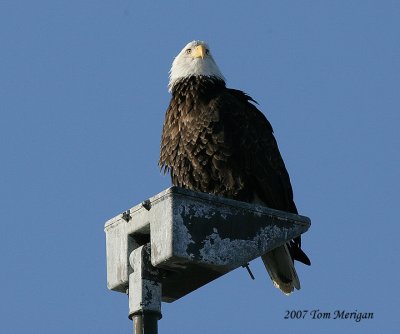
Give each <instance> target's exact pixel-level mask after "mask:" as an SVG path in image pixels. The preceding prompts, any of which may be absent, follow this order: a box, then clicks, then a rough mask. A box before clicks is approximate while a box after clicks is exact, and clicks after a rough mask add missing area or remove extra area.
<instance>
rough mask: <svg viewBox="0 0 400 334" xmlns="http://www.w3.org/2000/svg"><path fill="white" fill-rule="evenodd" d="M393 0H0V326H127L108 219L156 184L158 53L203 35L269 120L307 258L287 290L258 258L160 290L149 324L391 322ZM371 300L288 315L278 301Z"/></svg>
mask: <svg viewBox="0 0 400 334" xmlns="http://www.w3.org/2000/svg"><path fill="white" fill-rule="evenodd" d="M399 17H400V3H399V2H398V1H390V0H385V1H378V0H376V1H369V0H362V1H361V0H360V1H344V0H342V1H294V0H293V1H284V0H283V1H282V0H280V1H249V2H247V3H244V2H233V1H209V0H204V1H201V2H196V3H189V2H187V1H168V2H167V1H164V2H161V1H159V2H155V1H152V2H150V1H149V2H141V3H138V2H135V1H132V0H113V1H103V0H96V1H95V0H85V1H77V0H71V1H61V0H47V1H46V0H37V1H23V0H21V1H18V0H2V1H1V3H0V115H1V122H0V136H1V141H0V152H1V164H0V200H1V201H0V212H1V218H2V227H3V228H2V231H1V233H0V254H1V255H0V256H1V257H0V259H1V265H2V274H1V275H0V286H1V291H2V292H1V298H0V319H1V321H0V329H1V332H2V333H26V332H30V333H98V334H100V333H129V332H131V326H132V325H131V322H130V320H128V319H127V312H128V300H127V298H126V296H124V295H122V294H119V293H115V292H110V291H108V290H107V289H106V268H105V235H104V231H103V227H104V223H105V221H106V220H108V219H109V218H111V217H113V216H115V215H117V214H119V213H120V212H122V211H124V210H126V209H128V208H130V207H132V206H133V205H135V204H137V203H139V202H141V201H142V200H143V199H146V198H148V197H150V196H152V195H154V194H157V193H158V192H160V191H162V190H163V189H165V188H167V187H168V186H169V185H170V181H169V179H168V178H167V177H164V176H162V175H161V174H160V172H159V169H158V167H157V160H158V154H159V140H160V133H161V127H162V122H163V119H164V113H165V109H166V107H167V105H168V102H169V99H170V95H169V94H168V92H167V83H168V71H169V68H170V65H171V62H172V59H173V57H174V56H175V55H176V54H177V53H178V52H179V51H180V50H181V48H182V47H183V46H184V45H185V44H186V43H187V42H189V41H191V40H193V39H202V40H206V41H208V42H209V44H210V46H211V48H212V51H213V53H214V57H215V58H216V61H217V63H218V64H219V67H220V68H221V70H222V72H223V73H224V75H225V77H226V78H227V84H228V86H230V87H234V88H238V89H242V90H244V91H246V92H247V93H248V94H250V95H251V96H252V97H253V98H254V99H255V100H257V101H258V102H259V104H260V109H261V110H263V112H264V113H265V114H266V116H267V117H268V119H269V120H270V121H271V123H272V125H273V127H274V130H275V135H276V138H277V140H278V143H279V146H280V149H281V153H282V155H283V157H284V159H285V162H286V165H287V168H288V170H289V173H290V175H291V179H292V184H293V188H294V193H295V200H296V203H297V207H298V208H299V211H300V213H301V214H303V215H306V216H309V217H310V218H311V220H312V227H311V229H310V231H309V232H308V233H306V234H305V235H304V238H303V244H304V249H305V250H306V251H307V253H308V254H309V256H310V258H311V260H312V266H311V267H305V266H301V265H298V266H297V268H298V273H299V276H300V279H301V282H302V289H301V290H300V291H298V292H295V293H294V294H293V295H291V296H290V297H286V296H284V295H283V294H281V293H280V292H279V291H278V290H277V289H275V288H274V287H273V286H272V284H271V282H270V281H269V279H268V278H267V277H266V273H265V271H264V268H263V266H262V264H261V261H259V260H256V261H253V262H252V263H251V268H252V270H253V272H254V274H255V276H256V280H255V281H251V280H250V279H249V277H248V274H247V273H246V271H245V270H244V269H238V270H235V271H234V272H231V273H230V274H228V275H226V276H225V277H223V278H221V279H219V280H217V281H215V282H213V283H211V284H209V285H208V286H206V287H204V288H202V289H200V290H198V291H196V292H194V293H192V294H191V295H189V296H186V297H184V298H182V299H181V300H179V301H177V302H175V303H172V304H163V309H162V310H163V319H162V320H161V321H160V323H159V328H160V333H194V334H195V333H246V332H251V333H268V332H271V330H273V331H278V330H279V331H285V332H288V331H291V330H293V328H294V329H295V330H296V331H297V332H299V333H301V332H303V333H304V332H306V331H307V332H308V333H320V332H322V331H323V332H324V333H338V332H341V331H344V332H352V333H376V332H378V330H384V332H385V333H394V332H395V329H398V326H399V317H398V312H397V311H398V310H397V306H398V300H399V292H398V287H397V285H398V282H399V279H400V277H399V276H400V275H399V266H398V263H399V261H398V253H399V247H398V233H399V227H398V220H399V218H398V214H397V211H398V207H399V206H398V203H397V202H398V199H399V196H398V190H399V185H400V184H399V183H400V182H399V178H400V175H399V174H400V163H399V151H400V140H399V133H398V124H399V121H400V117H399V107H400V101H399V100H400V82H399V81H400V61H399V59H400V39H399V30H400V23H399ZM316 309H319V310H321V311H322V312H334V311H335V310H345V311H348V312H353V311H356V310H357V311H358V312H374V319H373V320H364V321H361V322H359V323H357V322H355V321H353V320H313V319H310V318H307V319H304V320H285V319H284V316H285V311H286V310H309V311H312V310H316Z"/></svg>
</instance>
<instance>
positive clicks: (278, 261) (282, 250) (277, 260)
mask: <svg viewBox="0 0 400 334" xmlns="http://www.w3.org/2000/svg"><path fill="white" fill-rule="evenodd" d="M261 258H262V260H263V262H264V265H265V268H266V269H267V271H268V274H269V276H270V277H271V279H272V281H273V282H274V285H275V286H276V287H277V288H279V289H281V290H282V292H283V293H285V294H286V295H289V294H290V293H291V292H293V290H294V288H296V289H297V290H299V289H300V281H299V278H298V276H297V273H296V269H295V268H294V264H293V260H292V258H291V256H290V253H289V249H288V247H287V245H286V244H285V245H283V246H280V247H278V248H275V249H273V250H272V251H270V252H268V253H266V254H264V255H263V256H261Z"/></svg>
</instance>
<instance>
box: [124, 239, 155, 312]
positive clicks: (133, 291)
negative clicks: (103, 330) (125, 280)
mask: <svg viewBox="0 0 400 334" xmlns="http://www.w3.org/2000/svg"><path fill="white" fill-rule="evenodd" d="M130 264H131V266H132V268H133V272H132V273H131V274H130V275H129V317H130V318H132V316H134V315H137V314H143V313H146V312H147V313H148V312H150V313H156V314H158V315H159V318H161V282H160V279H161V277H162V275H161V273H160V270H159V269H157V268H154V267H153V266H152V265H151V263H150V244H146V245H144V246H140V247H138V248H136V249H135V250H134V251H133V252H132V253H131V255H130Z"/></svg>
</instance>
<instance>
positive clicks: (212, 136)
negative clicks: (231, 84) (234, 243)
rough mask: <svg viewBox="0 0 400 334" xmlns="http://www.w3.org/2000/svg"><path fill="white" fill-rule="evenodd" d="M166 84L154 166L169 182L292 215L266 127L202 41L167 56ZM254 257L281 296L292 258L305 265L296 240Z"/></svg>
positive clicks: (290, 284) (287, 289)
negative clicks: (170, 58) (228, 81)
mask: <svg viewBox="0 0 400 334" xmlns="http://www.w3.org/2000/svg"><path fill="white" fill-rule="evenodd" d="M168 88H169V91H170V93H172V98H171V102H170V104H169V107H168V109H167V112H166V116H165V121H164V126H163V132H162V138H161V152H160V160H159V165H160V167H161V169H162V170H163V171H164V173H166V172H169V173H170V175H171V178H172V183H173V184H174V185H176V186H179V187H183V188H187V189H191V190H194V191H200V192H205V193H211V194H215V195H220V196H224V197H228V198H232V199H235V200H239V201H244V202H249V203H258V204H262V205H264V206H268V207H270V208H273V209H277V210H283V211H288V212H292V213H297V209H296V205H295V203H294V201H293V191H292V186H291V184H290V179H289V175H288V172H287V170H286V167H285V164H284V162H283V160H282V157H281V154H280V152H279V149H278V146H277V143H276V140H275V137H274V135H273V130H272V126H271V124H270V123H269V121H268V120H267V119H266V117H265V116H264V114H263V113H262V112H260V111H259V110H258V109H257V107H256V102H255V101H254V100H253V99H252V98H251V97H250V96H249V95H247V94H246V93H244V92H242V91H240V90H236V89H231V88H227V87H226V84H225V79H224V76H223V75H222V73H221V71H220V70H219V68H218V66H217V64H216V63H215V61H214V58H213V56H212V54H211V51H210V48H209V47H208V45H207V44H206V43H205V42H202V41H192V42H190V43H189V44H187V45H186V46H185V47H184V48H183V49H182V51H181V52H180V53H179V54H178V55H177V56H176V57H175V59H174V61H173V63H172V68H171V71H170V76H169V85H168ZM262 260H263V262H264V264H265V267H266V269H267V271H268V273H269V275H270V277H271V279H272V281H273V282H274V284H275V286H276V287H278V288H279V289H281V290H282V291H283V292H284V293H286V294H290V293H291V292H292V291H293V290H294V288H296V289H300V281H299V278H298V276H297V273H296V270H295V268H294V260H298V261H300V262H303V263H305V264H307V265H310V260H309V259H308V257H307V255H306V254H305V253H304V252H303V251H302V250H301V240H300V237H298V238H296V239H294V240H291V241H290V242H288V243H286V244H285V245H283V246H280V247H278V248H276V249H274V250H272V251H271V252H269V253H267V254H265V255H263V256H262Z"/></svg>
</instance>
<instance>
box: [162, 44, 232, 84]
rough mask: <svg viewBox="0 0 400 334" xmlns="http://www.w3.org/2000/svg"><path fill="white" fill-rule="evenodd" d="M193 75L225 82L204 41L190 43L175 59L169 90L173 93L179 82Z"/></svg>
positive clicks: (170, 74) (170, 75)
mask: <svg viewBox="0 0 400 334" xmlns="http://www.w3.org/2000/svg"><path fill="white" fill-rule="evenodd" d="M193 75H202V76H207V77H216V78H218V79H221V80H223V81H225V78H224V76H223V75H222V73H221V71H220V70H219V68H218V66H217V64H216V63H215V61H214V58H213V57H212V55H211V51H210V48H209V47H208V45H207V43H205V42H203V41H192V42H190V43H188V44H187V45H186V46H185V47H184V48H183V49H182V51H181V52H179V54H178V55H177V56H176V57H175V59H174V61H173V63H172V67H171V70H170V72H169V84H168V90H169V91H170V92H171V91H172V88H173V87H174V84H175V83H176V82H177V81H178V80H180V79H183V78H186V77H190V76H193Z"/></svg>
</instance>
